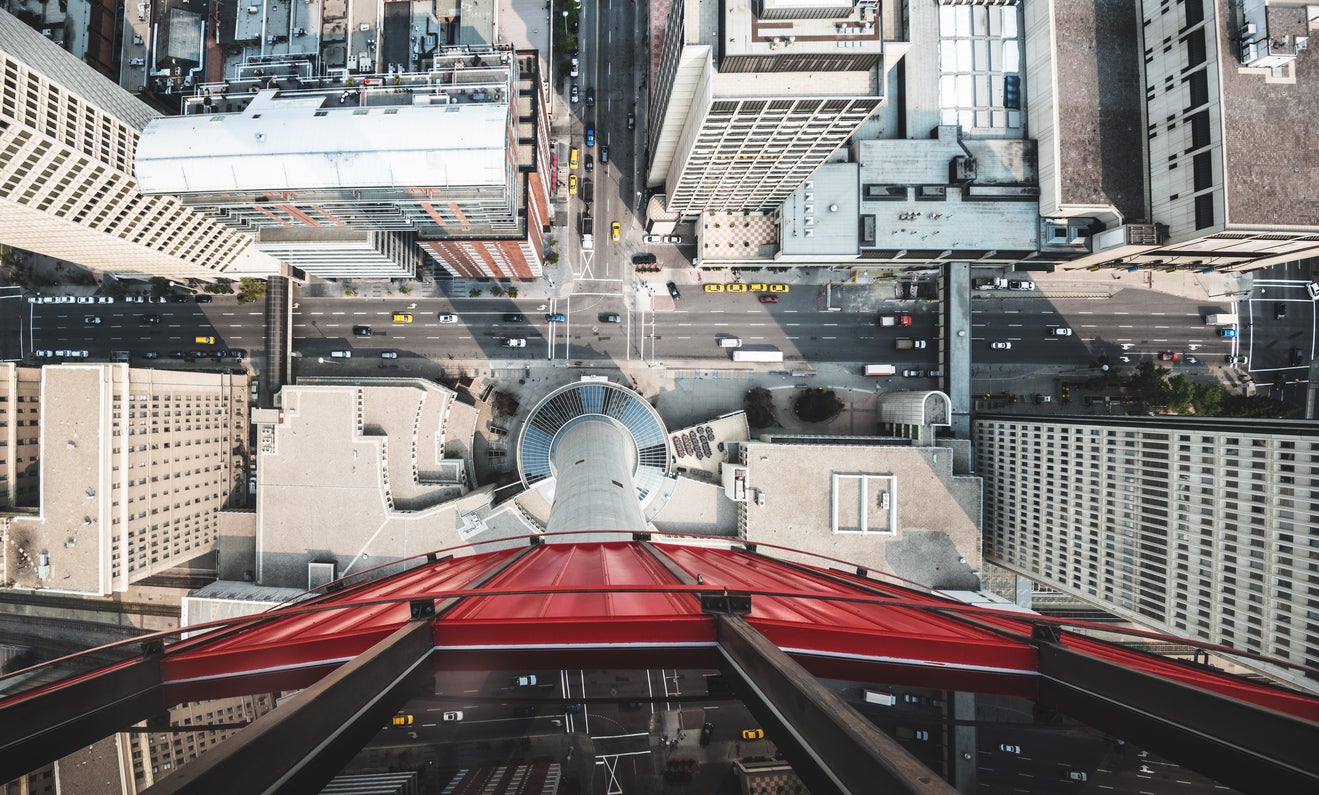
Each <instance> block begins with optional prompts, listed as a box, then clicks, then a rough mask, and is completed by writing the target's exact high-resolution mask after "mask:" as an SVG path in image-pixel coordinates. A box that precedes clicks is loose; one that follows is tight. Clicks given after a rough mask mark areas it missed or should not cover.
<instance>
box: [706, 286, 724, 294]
mask: <svg viewBox="0 0 1319 795" xmlns="http://www.w3.org/2000/svg"><path fill="white" fill-rule="evenodd" d="M705 291H706V292H707V293H722V292H723V291H724V286H723V285H722V284H707V285H705Z"/></svg>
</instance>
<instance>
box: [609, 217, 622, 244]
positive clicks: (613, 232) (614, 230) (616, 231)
mask: <svg viewBox="0 0 1319 795" xmlns="http://www.w3.org/2000/svg"><path fill="white" fill-rule="evenodd" d="M609 236H610V237H612V238H613V239H614V242H618V241H619V240H622V239H623V228H622V227H621V226H619V225H618V222H617V221H614V222H613V223H612V224H610V225H609Z"/></svg>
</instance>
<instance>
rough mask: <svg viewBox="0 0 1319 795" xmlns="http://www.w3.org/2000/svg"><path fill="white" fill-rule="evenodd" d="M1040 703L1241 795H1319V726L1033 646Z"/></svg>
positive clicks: (1041, 643)
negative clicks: (1256, 794)
mask: <svg viewBox="0 0 1319 795" xmlns="http://www.w3.org/2000/svg"><path fill="white" fill-rule="evenodd" d="M1036 646H1037V647H1038V649H1039V671H1040V675H1041V679H1040V683H1039V691H1040V703H1042V704H1046V705H1048V706H1049V707H1052V708H1054V709H1057V710H1059V711H1061V712H1064V713H1066V714H1067V715H1069V716H1071V717H1073V718H1076V719H1077V720H1079V721H1081V722H1083V723H1087V724H1089V725H1091V726H1096V727H1100V728H1102V729H1103V730H1104V731H1107V732H1110V733H1112V734H1114V735H1116V736H1118V737H1122V738H1123V739H1126V740H1130V741H1132V742H1135V743H1137V744H1139V745H1140V746H1141V747H1142V748H1148V749H1149V750H1151V751H1154V752H1155V753H1157V754H1159V755H1160V756H1164V757H1167V758H1168V759H1172V760H1174V761H1177V762H1179V763H1181V764H1185V765H1186V766H1187V767H1190V768H1192V769H1194V770H1196V771H1198V772H1200V773H1202V774H1204V775H1206V776H1209V777H1211V778H1213V779H1215V780H1217V781H1218V782H1219V783H1222V784H1226V785H1228V786H1230V787H1233V788H1235V789H1238V790H1241V791H1243V792H1319V753H1317V752H1316V749H1319V724H1315V723H1312V722H1310V721H1307V720H1305V719H1303V718H1297V717H1294V716H1291V715H1286V714H1283V713H1281V712H1276V711H1274V710H1270V709H1265V708H1263V707H1260V706H1257V705H1255V704H1249V703H1246V702H1244V701H1240V700H1238V699H1235V698H1230V697H1228V696H1223V695H1219V694H1218V693H1215V692H1213V691H1211V690H1206V689H1203V688H1198V687H1194V686H1192V685H1186V684H1182V683H1180V682H1176V681H1172V680H1169V679H1165V678H1162V677H1158V676H1155V675H1153V674H1149V673H1146V672H1144V671H1140V670H1137V669H1135V668H1130V667H1125V666H1121V665H1117V664H1115V663H1112V662H1108V661H1106V660H1099V659H1096V658H1093V657H1091V656H1089V655H1087V654H1083V653H1081V652H1077V651H1074V650H1071V649H1068V648H1066V647H1065V646H1062V645H1060V644H1058V643H1054V642H1050V641H1049V640H1047V639H1042V638H1037V640H1036Z"/></svg>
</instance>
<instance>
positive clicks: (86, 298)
mask: <svg viewBox="0 0 1319 795" xmlns="http://www.w3.org/2000/svg"><path fill="white" fill-rule="evenodd" d="M76 300H77V302H78V303H80V304H94V303H96V296H94V295H80V296H78V298H77V299H76Z"/></svg>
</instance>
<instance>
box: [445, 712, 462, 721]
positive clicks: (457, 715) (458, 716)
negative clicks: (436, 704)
mask: <svg viewBox="0 0 1319 795" xmlns="http://www.w3.org/2000/svg"><path fill="white" fill-rule="evenodd" d="M442 717H443V718H444V719H445V720H446V721H455V720H462V719H463V713H462V711H461V710H453V711H452V712H446V713H444V715H443V716H442Z"/></svg>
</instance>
